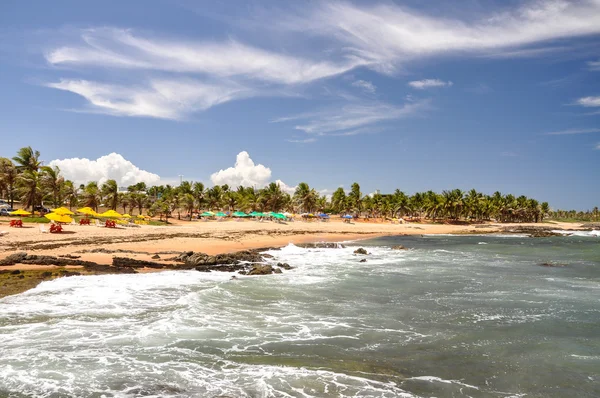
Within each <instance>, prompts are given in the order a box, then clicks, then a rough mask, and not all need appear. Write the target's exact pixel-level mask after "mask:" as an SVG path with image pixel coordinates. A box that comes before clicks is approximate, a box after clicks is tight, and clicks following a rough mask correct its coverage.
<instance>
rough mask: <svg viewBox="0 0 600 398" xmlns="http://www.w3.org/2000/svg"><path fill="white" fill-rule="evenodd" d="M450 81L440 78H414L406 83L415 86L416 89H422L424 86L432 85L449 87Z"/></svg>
mask: <svg viewBox="0 0 600 398" xmlns="http://www.w3.org/2000/svg"><path fill="white" fill-rule="evenodd" d="M452 84H454V83H452V82H450V81H448V82H445V81H443V80H440V79H423V80H415V81H412V82H409V83H408V85H409V86H411V87H412V88H416V89H418V90H424V89H426V88H434V87H450V86H452Z"/></svg>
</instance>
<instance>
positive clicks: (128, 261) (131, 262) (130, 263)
mask: <svg viewBox="0 0 600 398" xmlns="http://www.w3.org/2000/svg"><path fill="white" fill-rule="evenodd" d="M112 264H113V267H130V268H164V267H165V265H164V264H160V263H155V262H152V261H144V260H136V259H135V258H128V257H113V261H112Z"/></svg>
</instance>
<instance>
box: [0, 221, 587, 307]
mask: <svg viewBox="0 0 600 398" xmlns="http://www.w3.org/2000/svg"><path fill="white" fill-rule="evenodd" d="M2 227H3V225H1V226H0V230H3V229H4V228H2ZM511 227H512V228H533V229H540V230H541V229H548V228H550V229H575V230H577V229H581V228H582V225H580V224H570V223H569V224H567V223H555V224H550V225H549V224H542V225H538V224H474V225H448V224H420V223H419V224H417V223H414V224H389V223H380V222H357V223H354V224H347V223H342V222H328V223H304V222H294V223H289V224H278V223H258V222H234V221H226V222H211V223H204V222H201V223H199V222H192V223H189V222H178V223H174V225H171V226H166V227H153V226H144V227H140V228H117V229H111V228H98V227H86V226H79V225H77V226H75V225H73V226H72V225H68V226H66V227H65V229H66V233H62V234H49V233H41V232H40V231H39V228H38V226H36V225H26V226H25V227H24V228H22V229H21V228H11V229H10V231H9V233H8V234H5V235H3V236H2V237H1V238H0V239H2V240H1V241H0V242H2V243H3V247H2V248H0V260H3V259H4V258H6V257H7V256H9V255H12V254H15V253H18V252H27V253H28V254H31V255H37V256H53V257H60V258H69V256H76V257H77V260H74V261H84V262H93V263H96V264H98V265H99V266H101V267H104V268H105V269H104V270H103V271H101V272H96V271H92V272H89V270H87V269H85V267H84V266H82V265H67V266H56V265H36V264H14V265H1V266H0V298H1V297H5V296H8V295H12V294H18V293H21V292H23V291H26V290H28V289H31V288H33V287H35V286H37V284H39V283H41V282H42V281H45V280H51V279H55V278H57V277H63V276H68V275H71V274H70V273H80V274H82V275H97V274H110V273H116V272H117V270H116V268H115V269H114V272H111V270H110V268H107V266H112V264H113V257H115V256H118V257H122V258H128V259H131V260H133V261H154V260H153V258H155V257H153V256H155V255H156V254H157V253H165V254H170V255H171V256H172V255H174V254H176V253H183V252H188V251H193V252H201V253H205V254H207V255H210V256H214V255H219V254H231V253H236V252H239V251H244V250H257V249H263V248H270V247H284V246H286V245H288V244H289V243H294V244H304V243H319V242H346V241H360V240H365V239H372V238H377V237H381V236H403V235H436V234H456V235H464V234H490V233H499V232H505V231H506V230H507V229H509V228H511ZM161 262H163V263H164V264H165V265H168V266H171V267H170V268H161V269H156V268H136V271H135V272H137V273H145V272H160V271H164V270H173V269H175V270H176V269H177V267H176V264H175V263H172V262H171V263H169V262H165V261H164V260H161ZM17 270H18V271H22V272H20V273H19V274H16V273H15V272H14V271H17ZM19 286H21V287H19Z"/></svg>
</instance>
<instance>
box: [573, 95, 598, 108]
mask: <svg viewBox="0 0 600 398" xmlns="http://www.w3.org/2000/svg"><path fill="white" fill-rule="evenodd" d="M577 104H579V105H581V106H585V107H586V108H591V107H598V106H600V97H583V98H579V99H578V100H577Z"/></svg>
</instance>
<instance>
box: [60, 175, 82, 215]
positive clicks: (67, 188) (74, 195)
mask: <svg viewBox="0 0 600 398" xmlns="http://www.w3.org/2000/svg"><path fill="white" fill-rule="evenodd" d="M63 190H64V194H63V195H64V198H65V200H66V201H67V202H69V209H73V206H77V200H78V197H79V188H77V187H76V186H75V184H73V181H71V180H66V181H65V183H64V186H63Z"/></svg>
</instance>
